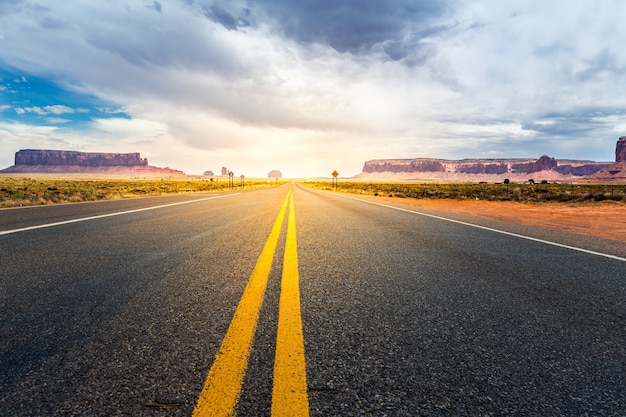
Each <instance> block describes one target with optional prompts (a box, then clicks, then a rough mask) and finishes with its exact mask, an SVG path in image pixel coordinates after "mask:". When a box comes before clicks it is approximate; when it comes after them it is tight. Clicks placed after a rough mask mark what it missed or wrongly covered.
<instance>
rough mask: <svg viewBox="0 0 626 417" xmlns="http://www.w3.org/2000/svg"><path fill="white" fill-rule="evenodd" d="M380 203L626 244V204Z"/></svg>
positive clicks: (401, 200)
mask: <svg viewBox="0 0 626 417" xmlns="http://www.w3.org/2000/svg"><path fill="white" fill-rule="evenodd" d="M381 200H387V201H390V202H391V201H393V202H394V203H402V204H410V205H413V206H417V207H424V208H431V209H435V210H441V211H447V212H451V213H459V214H467V215H472V216H479V217H485V218H490V219H496V220H502V221H506V222H511V223H519V224H526V225H530V226H537V227H543V228H547V229H555V230H560V231H565V232H570V233H577V234H581V235H586V236H594V237H600V238H604V239H611V240H617V241H620V242H626V204H623V203H594V204H579V205H561V204H525V203H514V202H496V201H482V200H479V201H475V200H466V201H462V200H427V199H414V198H389V197H379V198H377V200H376V201H381Z"/></svg>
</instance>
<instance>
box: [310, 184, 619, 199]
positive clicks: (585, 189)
mask: <svg viewBox="0 0 626 417" xmlns="http://www.w3.org/2000/svg"><path fill="white" fill-rule="evenodd" d="M307 185H310V186H312V187H315V188H320V189H327V190H331V189H334V188H333V187H332V185H331V184H330V183H329V182H313V183H308V184H307ZM337 190H338V191H343V192H349V193H356V194H366V195H374V196H385V197H399V198H419V199H453V200H486V201H517V202H533V203H540V202H554V203H570V204H571V203H586V202H597V201H615V202H626V185H625V184H621V183H616V184H548V183H539V184H518V183H516V184H513V183H511V184H493V183H492V184H487V183H483V184H477V183H464V184H454V183H421V184H417V183H408V182H405V183H391V182H390V183H385V182H348V181H345V182H342V181H339V183H338V186H337Z"/></svg>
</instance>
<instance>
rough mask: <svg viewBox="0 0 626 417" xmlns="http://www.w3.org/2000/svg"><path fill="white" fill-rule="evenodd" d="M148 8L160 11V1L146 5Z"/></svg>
mask: <svg viewBox="0 0 626 417" xmlns="http://www.w3.org/2000/svg"><path fill="white" fill-rule="evenodd" d="M148 8H150V9H154V10H156V11H157V12H159V13H160V12H161V11H162V7H161V3H159V2H158V1H155V2H153V3H152V5H151V6H148Z"/></svg>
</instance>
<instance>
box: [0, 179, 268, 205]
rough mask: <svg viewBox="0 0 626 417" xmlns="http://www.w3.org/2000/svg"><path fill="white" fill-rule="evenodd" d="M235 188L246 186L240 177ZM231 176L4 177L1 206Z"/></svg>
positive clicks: (163, 190) (207, 188)
mask: <svg viewBox="0 0 626 417" xmlns="http://www.w3.org/2000/svg"><path fill="white" fill-rule="evenodd" d="M277 184H280V182H277V181H275V180H271V181H269V182H268V181H267V180H248V179H246V180H245V182H244V188H253V187H267V186H273V185H277ZM233 187H234V188H242V186H241V183H240V179H239V178H236V179H235V181H234V184H233ZM230 188H231V186H230V184H229V182H228V179H219V180H217V181H211V180H210V179H204V178H200V179H192V178H189V179H163V180H161V179H136V180H132V179H129V180H123V179H119V180H108V179H72V178H70V179H49V178H21V177H0V207H19V206H32V205H45V204H56V203H70V202H72V203H74V202H81V201H97V200H112V199H121V198H132V197H142V196H157V195H163V194H179V193H196V192H211V191H222V190H227V189H230Z"/></svg>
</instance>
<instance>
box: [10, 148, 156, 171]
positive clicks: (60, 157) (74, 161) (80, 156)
mask: <svg viewBox="0 0 626 417" xmlns="http://www.w3.org/2000/svg"><path fill="white" fill-rule="evenodd" d="M15 165H73V166H84V167H104V166H125V167H134V166H147V165H148V160H147V159H145V158H143V159H142V158H141V156H140V155H139V153H138V152H135V153H96V152H76V151H51V150H35V149H23V150H20V151H18V152H16V153H15Z"/></svg>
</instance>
